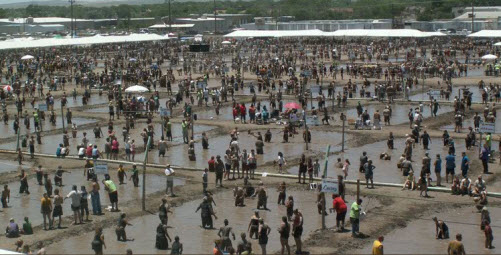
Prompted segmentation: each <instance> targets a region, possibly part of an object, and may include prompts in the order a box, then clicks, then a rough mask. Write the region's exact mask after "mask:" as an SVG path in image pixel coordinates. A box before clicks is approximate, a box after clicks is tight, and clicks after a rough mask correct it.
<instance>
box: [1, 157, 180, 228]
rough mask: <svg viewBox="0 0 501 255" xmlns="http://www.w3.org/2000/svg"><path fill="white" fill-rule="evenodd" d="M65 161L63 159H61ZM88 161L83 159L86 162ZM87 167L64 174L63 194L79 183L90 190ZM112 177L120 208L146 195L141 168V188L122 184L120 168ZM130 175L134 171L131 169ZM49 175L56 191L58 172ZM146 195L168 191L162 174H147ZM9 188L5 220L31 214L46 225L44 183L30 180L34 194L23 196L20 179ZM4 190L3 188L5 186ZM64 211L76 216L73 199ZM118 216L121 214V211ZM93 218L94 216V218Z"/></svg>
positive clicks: (104, 201) (106, 201)
mask: <svg viewBox="0 0 501 255" xmlns="http://www.w3.org/2000/svg"><path fill="white" fill-rule="evenodd" d="M61 163H63V162H61ZM84 163H85V162H83V161H82V165H83V164H84ZM126 169H127V171H128V170H130V169H131V167H127V168H126ZM82 171H83V170H71V173H64V174H63V184H64V186H63V187H62V192H61V193H60V194H61V195H63V196H66V195H67V194H68V193H69V192H70V191H71V190H72V186H73V185H77V187H78V190H80V186H82V185H85V186H86V188H87V191H89V190H91V189H90V182H88V181H87V177H84V176H83V172H82ZM109 171H110V176H111V179H112V180H113V181H114V182H115V184H116V185H117V190H118V203H119V204H118V206H119V208H120V203H124V202H126V201H130V200H140V199H141V194H142V188H141V185H142V181H143V179H142V178H143V177H142V169H141V170H140V175H139V187H138V188H135V187H134V185H133V183H132V181H127V184H124V185H119V184H118V183H119V182H118V177H117V174H116V168H111V167H110V170H109ZM127 174H128V176H129V174H130V172H129V171H128V172H127ZM49 178H51V180H52V184H53V190H55V189H56V188H59V189H60V190H61V188H60V187H56V186H55V185H54V174H50V175H49ZM103 179H104V177H103V175H99V176H98V180H99V181H101V180H103ZM146 183H147V187H146V194H152V193H154V192H157V191H160V190H165V185H166V184H165V178H163V177H160V176H158V175H147V176H146ZM8 185H9V188H10V191H11V202H10V203H9V206H10V208H8V209H3V213H2V214H0V221H1V222H8V221H9V219H10V218H14V219H15V220H16V222H17V223H22V222H23V219H24V217H25V216H28V217H29V218H30V220H31V222H32V224H33V225H34V226H36V225H39V224H42V223H43V218H42V216H41V214H40V199H41V198H42V196H43V193H45V188H44V186H39V185H38V182H37V180H36V178H35V177H34V178H31V179H29V180H28V186H29V190H30V192H31V194H30V195H25V194H23V195H19V187H20V183H19V182H18V181H16V182H13V183H9V184H8ZM100 185H101V191H100V198H101V206H102V208H103V212H104V213H106V211H105V210H104V208H106V207H107V206H108V205H110V202H109V198H108V194H107V192H106V191H105V190H104V186H103V184H102V183H101V182H100ZM174 185H184V180H183V179H175V181H174ZM2 189H3V188H2ZM89 210H90V212H91V213H92V205H91V202H90V201H89ZM63 212H64V215H65V216H68V215H73V213H72V211H71V200H66V201H65V202H64V204H63ZM117 215H118V214H117ZM91 218H92V217H91Z"/></svg>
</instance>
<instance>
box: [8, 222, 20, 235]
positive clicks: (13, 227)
mask: <svg viewBox="0 0 501 255" xmlns="http://www.w3.org/2000/svg"><path fill="white" fill-rule="evenodd" d="M19 233H20V231H19V226H18V225H17V223H16V222H15V221H14V218H11V219H10V221H9V225H8V226H7V228H6V229H5V236H6V237H8V238H16V237H19Z"/></svg>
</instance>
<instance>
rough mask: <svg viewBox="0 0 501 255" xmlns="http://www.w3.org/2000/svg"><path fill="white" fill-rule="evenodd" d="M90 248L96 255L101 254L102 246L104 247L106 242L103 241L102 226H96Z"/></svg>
mask: <svg viewBox="0 0 501 255" xmlns="http://www.w3.org/2000/svg"><path fill="white" fill-rule="evenodd" d="M91 246H92V250H94V252H95V254H96V255H103V246H104V248H105V249H106V243H105V242H104V235H103V228H102V227H97V228H96V231H95V234H94V239H93V240H92V242H91Z"/></svg>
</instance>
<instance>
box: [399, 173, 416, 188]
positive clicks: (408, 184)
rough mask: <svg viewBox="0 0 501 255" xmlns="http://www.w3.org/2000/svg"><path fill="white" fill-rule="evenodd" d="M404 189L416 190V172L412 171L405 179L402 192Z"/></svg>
mask: <svg viewBox="0 0 501 255" xmlns="http://www.w3.org/2000/svg"><path fill="white" fill-rule="evenodd" d="M404 189H412V190H415V189H416V178H415V177H414V171H412V170H410V171H409V175H407V178H406V179H405V182H404V186H403V187H402V190H404Z"/></svg>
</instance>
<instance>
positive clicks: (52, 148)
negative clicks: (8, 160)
mask: <svg viewBox="0 0 501 255" xmlns="http://www.w3.org/2000/svg"><path fill="white" fill-rule="evenodd" d="M145 126H146V125H138V126H137V127H136V129H133V130H131V133H130V135H129V136H130V137H131V139H134V140H135V141H136V146H142V145H143V139H142V137H141V132H142V128H140V127H145ZM115 128H116V129H117V130H116V132H117V137H118V141H119V143H120V147H121V148H123V146H124V144H123V136H122V130H121V128H120V127H119V126H116V127H115ZM213 128H214V127H211V126H206V125H195V138H199V137H200V136H201V133H202V132H205V131H209V130H211V129H213ZM102 130H103V133H105V134H106V132H107V128H106V127H102ZM84 132H86V133H87V136H86V137H87V139H88V140H89V143H91V144H97V145H98V148H99V149H100V150H101V152H103V153H104V144H105V143H106V138H95V137H94V133H93V130H92V129H85V130H79V131H78V133H77V137H76V138H72V136H71V133H70V134H69V135H70V139H69V143H70V155H77V153H78V151H77V145H79V144H81V142H82V138H83V133H84ZM161 133H162V129H161V126H160V124H156V125H155V134H156V135H155V136H154V137H155V141H158V140H159V139H160V134H161ZM172 136H173V141H174V142H175V143H179V142H182V141H183V137H182V130H181V126H180V124H174V125H173V127H172ZM59 143H63V135H62V134H57V135H49V136H44V137H42V144H41V145H38V144H35V152H40V153H49V154H51V153H55V152H56V148H57V146H58V144H59ZM16 145H17V141H14V142H10V143H5V144H1V145H0V148H3V149H15V148H16ZM28 149H29V148H23V151H28Z"/></svg>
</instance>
